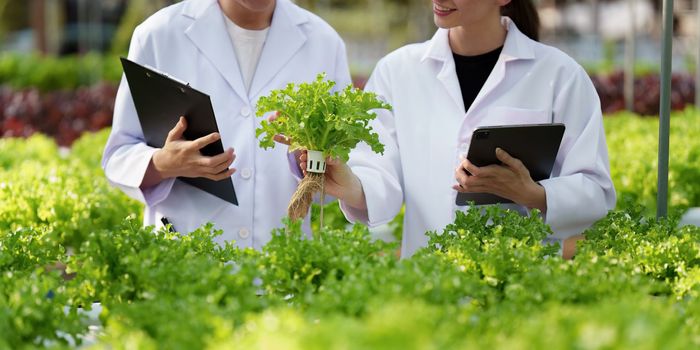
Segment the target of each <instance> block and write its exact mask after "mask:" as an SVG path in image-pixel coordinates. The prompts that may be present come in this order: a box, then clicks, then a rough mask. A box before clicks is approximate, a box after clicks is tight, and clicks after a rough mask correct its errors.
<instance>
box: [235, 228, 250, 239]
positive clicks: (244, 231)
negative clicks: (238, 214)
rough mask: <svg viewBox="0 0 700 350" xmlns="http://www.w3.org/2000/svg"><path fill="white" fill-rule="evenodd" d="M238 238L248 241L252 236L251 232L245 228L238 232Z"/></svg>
mask: <svg viewBox="0 0 700 350" xmlns="http://www.w3.org/2000/svg"><path fill="white" fill-rule="evenodd" d="M238 236H239V237H241V238H242V239H246V238H248V237H249V236H250V231H249V230H248V229H247V228H245V227H244V228H242V229H240V230H238Z"/></svg>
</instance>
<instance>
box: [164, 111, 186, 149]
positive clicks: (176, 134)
mask: <svg viewBox="0 0 700 350" xmlns="http://www.w3.org/2000/svg"><path fill="white" fill-rule="evenodd" d="M186 129H187V120H186V119H185V117H180V120H178V122H177V124H175V127H174V128H172V129H171V130H170V132H168V137H167V138H166V139H165V142H166V143H167V142H170V141H175V140H179V139H181V138H182V135H183V134H184V133H185V130H186Z"/></svg>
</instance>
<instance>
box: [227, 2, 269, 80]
mask: <svg viewBox="0 0 700 350" xmlns="http://www.w3.org/2000/svg"><path fill="white" fill-rule="evenodd" d="M224 19H225V21H226V29H227V30H228V34H229V36H230V37H231V42H232V43H233V50H234V51H235V53H236V58H237V59H238V68H239V69H240V71H241V76H242V77H243V83H244V84H245V89H246V91H248V90H250V83H251V82H252V81H253V76H254V75H255V69H256V68H257V66H258V61H260V54H262V49H263V45H265V39H267V32H268V31H269V29H270V27H267V28H265V29H262V30H249V29H245V28H241V27H239V26H238V25H236V23H233V21H232V20H231V19H229V18H228V17H226V16H225V15H224Z"/></svg>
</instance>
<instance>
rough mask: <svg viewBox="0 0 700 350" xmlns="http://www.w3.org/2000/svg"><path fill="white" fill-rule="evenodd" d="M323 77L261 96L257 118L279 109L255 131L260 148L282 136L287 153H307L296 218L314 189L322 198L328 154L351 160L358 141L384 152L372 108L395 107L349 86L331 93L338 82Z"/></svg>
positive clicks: (292, 212) (292, 209)
mask: <svg viewBox="0 0 700 350" xmlns="http://www.w3.org/2000/svg"><path fill="white" fill-rule="evenodd" d="M324 78H325V75H324V74H319V75H318V76H317V77H316V80H315V81H314V82H312V83H301V84H289V85H287V87H285V88H284V89H281V90H274V91H271V92H270V94H269V95H268V96H265V97H261V98H260V99H259V100H258V108H257V115H258V116H259V117H261V116H263V115H264V114H265V113H267V112H271V111H277V113H278V116H277V118H275V119H274V120H263V121H262V123H261V125H260V127H259V128H258V129H256V130H255V134H256V136H257V137H258V138H259V139H260V146H261V147H262V148H270V147H274V145H275V141H274V136H275V135H284V136H286V137H287V138H288V140H289V143H290V144H289V152H294V151H296V150H308V151H309V161H308V162H307V174H306V176H305V177H304V179H303V180H302V181H301V183H299V187H298V188H297V191H296V192H295V193H294V195H293V197H292V199H291V201H290V203H289V207H288V215H289V217H290V218H291V219H293V220H297V219H300V218H303V217H304V216H305V215H306V213H307V212H308V210H309V206H310V205H311V201H312V196H313V194H314V193H315V192H321V194H322V196H321V198H323V193H324V191H323V183H324V175H323V172H324V171H325V159H326V158H333V159H341V160H343V161H347V160H348V158H349V154H350V151H351V150H352V149H353V148H355V146H357V144H358V143H359V142H365V143H366V144H367V145H369V147H370V148H371V149H372V151H374V152H376V153H381V154H383V152H384V145H382V144H381V143H380V142H379V135H378V134H377V133H374V132H372V127H371V126H370V125H369V124H370V121H371V120H373V119H374V118H375V117H376V114H375V113H373V112H371V110H372V109H378V108H383V109H391V106H390V105H388V104H387V103H384V102H382V101H381V100H379V99H378V98H377V96H376V95H375V94H374V93H371V92H364V91H361V90H358V89H355V88H353V87H352V86H350V85H349V86H347V87H345V88H344V89H343V90H341V91H336V92H331V90H332V89H333V87H334V86H335V82H333V81H326V80H324ZM314 151H315V152H314ZM314 155H318V158H314ZM321 222H323V214H321Z"/></svg>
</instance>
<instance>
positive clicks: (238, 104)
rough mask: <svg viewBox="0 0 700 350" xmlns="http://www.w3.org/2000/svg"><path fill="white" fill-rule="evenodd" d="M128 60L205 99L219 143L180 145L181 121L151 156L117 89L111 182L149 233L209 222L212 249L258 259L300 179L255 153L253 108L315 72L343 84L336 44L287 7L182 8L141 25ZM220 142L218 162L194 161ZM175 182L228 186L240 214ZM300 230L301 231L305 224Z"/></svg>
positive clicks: (196, 3) (277, 156)
mask: <svg viewBox="0 0 700 350" xmlns="http://www.w3.org/2000/svg"><path fill="white" fill-rule="evenodd" d="M129 58H130V59H131V60H133V61H136V62H138V63H141V64H147V65H150V66H152V67H154V68H156V69H158V70H160V71H163V72H165V73H168V74H169V75H171V76H173V77H176V78H178V79H180V80H183V81H186V82H188V83H189V84H190V85H191V86H192V87H194V88H195V89H198V90H200V91H202V92H204V93H206V94H208V95H210V97H211V102H212V106H213V109H214V113H215V115H216V120H217V124H218V127H219V131H220V135H219V134H211V135H208V136H205V137H203V138H201V139H198V140H194V141H186V140H184V139H182V134H183V131H184V130H186V128H187V123H186V121H185V120H184V119H182V118H181V119H180V122H179V123H178V124H177V125H174V126H173V129H172V131H171V132H170V134H169V137H168V140H167V141H166V144H165V146H164V147H163V148H162V149H159V148H153V147H149V146H148V145H146V143H145V141H144V136H143V131H142V129H141V126H140V124H139V121H138V117H137V114H136V110H135V108H134V104H133V101H132V97H131V93H130V91H129V87H128V85H127V84H126V82H125V80H124V79H122V82H121V85H120V87H119V91H118V93H117V98H116V103H115V111H114V121H113V126H112V133H111V134H110V137H109V140H108V141H107V145H106V147H105V151H104V155H103V159H102V167H103V168H104V170H105V174H106V176H107V178H108V180H109V181H110V182H111V183H112V184H113V185H115V186H117V187H118V188H120V189H121V190H123V191H124V192H125V193H126V194H127V195H129V196H131V197H132V198H135V199H137V200H139V201H141V202H143V203H145V205H146V207H145V213H144V224H146V225H155V226H157V227H160V226H162V225H163V222H164V221H165V222H168V221H169V222H170V223H171V224H172V226H173V227H174V228H175V229H176V230H177V231H179V232H182V233H188V232H191V231H193V230H195V229H197V228H198V227H200V226H201V225H202V224H205V223H207V222H212V223H214V225H215V228H217V229H222V230H223V231H224V234H223V235H222V236H220V237H219V238H218V241H219V243H221V242H224V241H235V242H236V244H237V245H238V246H240V247H253V248H256V249H259V248H260V247H261V246H263V245H264V244H265V243H266V242H267V241H269V239H270V237H271V236H270V233H271V231H272V230H273V229H274V228H276V227H281V226H282V222H281V220H282V218H283V217H284V216H286V207H287V203H288V201H289V199H290V198H291V196H292V194H293V193H294V190H295V189H296V186H297V183H298V179H297V178H296V177H294V175H293V174H292V172H291V171H290V169H289V159H288V154H287V149H286V148H285V147H275V148H274V149H271V150H263V149H261V148H259V146H258V141H257V139H256V137H255V129H256V127H258V126H259V123H260V121H261V118H256V117H255V109H256V108H255V104H256V101H257V100H258V98H259V97H260V96H264V95H266V94H268V93H269V92H270V90H273V89H279V88H282V87H284V86H286V85H287V84H288V83H300V82H310V81H313V80H315V78H316V75H317V74H319V73H321V72H325V73H326V74H327V78H328V79H331V80H335V81H336V83H337V86H340V87H343V86H345V85H347V84H350V83H351V81H350V73H349V69H348V64H347V57H346V53H345V46H344V43H343V41H342V40H341V38H340V36H339V35H338V34H337V33H336V32H335V31H334V30H333V29H332V28H331V27H330V26H329V25H328V24H327V23H326V22H324V21H323V20H322V19H320V18H319V17H317V16H315V15H313V14H311V13H310V12H308V11H306V10H303V9H301V8H300V7H298V6H297V5H295V4H293V3H291V2H290V1H289V0H255V1H253V0H219V1H217V0H188V1H183V2H181V3H178V4H175V5H172V6H169V7H167V8H165V9H163V10H161V11H159V12H158V13H156V14H154V15H153V16H151V17H150V18H148V19H147V20H146V21H145V22H144V23H142V24H141V25H139V26H138V27H137V28H136V30H135V31H134V34H133V38H132V40H131V46H130V49H129ZM219 138H220V139H221V141H222V142H223V145H224V149H226V151H225V152H224V153H223V154H221V155H218V156H215V157H205V156H202V155H201V154H200V153H199V149H200V148H201V147H202V146H204V145H206V144H208V143H211V142H213V141H215V140H217V139H219ZM178 176H183V177H206V178H210V179H222V178H226V177H229V176H232V179H233V183H234V187H235V189H236V194H237V197H238V201H239V206H234V205H232V204H230V203H228V202H225V201H223V200H221V199H219V198H217V197H215V196H213V195H210V194H208V193H206V192H204V191H201V190H198V189H196V188H194V187H192V186H190V185H187V184H185V183H184V182H181V181H176V179H175V178H176V177H178ZM164 219H165V220H164ZM166 220H167V221H166ZM305 227H306V229H307V231H308V221H307V222H306V223H305Z"/></svg>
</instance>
